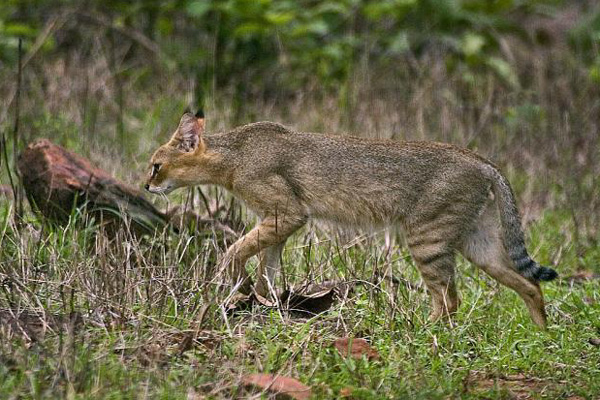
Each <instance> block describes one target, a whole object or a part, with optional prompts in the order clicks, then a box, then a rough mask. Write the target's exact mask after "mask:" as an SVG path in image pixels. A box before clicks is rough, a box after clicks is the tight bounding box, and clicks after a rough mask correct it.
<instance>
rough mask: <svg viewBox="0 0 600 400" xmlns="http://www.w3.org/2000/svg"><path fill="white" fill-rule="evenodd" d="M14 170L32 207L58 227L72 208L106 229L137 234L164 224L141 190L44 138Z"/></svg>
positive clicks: (32, 144) (165, 217)
mask: <svg viewBox="0 0 600 400" xmlns="http://www.w3.org/2000/svg"><path fill="white" fill-rule="evenodd" d="M18 168H19V172H20V174H21V178H22V182H23V186H24V187H25V192H26V194H27V198H28V199H29V202H30V204H31V206H32V208H33V209H34V210H38V211H39V212H40V213H41V214H42V215H44V216H45V217H46V218H48V219H49V220H51V221H53V222H55V223H58V224H60V225H64V224H65V223H66V222H67V221H69V217H70V215H71V214H72V213H73V210H75V209H77V210H80V211H81V212H83V213H84V214H85V215H86V216H92V217H93V218H94V219H95V220H96V221H97V222H98V223H101V224H102V225H103V226H105V227H106V228H108V229H109V230H113V229H115V228H118V227H120V226H129V227H130V229H131V231H132V232H133V233H134V234H136V235H137V234H144V233H152V232H154V231H155V230H156V229H161V228H163V227H165V225H166V224H167V223H168V217H167V215H166V214H164V213H162V212H161V211H159V210H157V209H156V208H155V207H154V206H153V205H152V204H151V203H150V202H149V201H147V200H146V199H145V198H144V197H143V195H142V193H141V191H139V190H137V189H135V188H133V187H131V186H129V185H127V184H125V183H123V182H120V181H118V180H117V179H115V178H113V177H112V176H110V175H109V174H108V173H107V172H105V171H103V170H101V169H99V168H96V167H94V166H93V165H92V164H91V163H90V162H89V161H88V160H87V159H85V158H83V157H82V156H80V155H77V154H75V153H73V152H70V151H68V150H66V149H64V148H62V147H60V146H57V145H55V144H53V143H51V142H50V141H49V140H47V139H39V140H37V141H35V142H33V143H31V144H29V146H27V148H26V149H25V151H24V152H23V153H22V154H21V155H20V156H19V160H18ZM126 224H127V225H126Z"/></svg>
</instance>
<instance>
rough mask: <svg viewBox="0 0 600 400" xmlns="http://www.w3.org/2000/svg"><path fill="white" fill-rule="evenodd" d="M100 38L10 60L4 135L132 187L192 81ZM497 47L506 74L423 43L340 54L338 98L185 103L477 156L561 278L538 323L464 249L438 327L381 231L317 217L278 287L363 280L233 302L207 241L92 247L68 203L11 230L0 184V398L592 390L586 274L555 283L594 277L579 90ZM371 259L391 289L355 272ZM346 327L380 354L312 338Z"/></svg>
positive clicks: (596, 368) (596, 391)
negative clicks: (545, 323) (273, 386)
mask: <svg viewBox="0 0 600 400" xmlns="http://www.w3.org/2000/svg"><path fill="white" fill-rule="evenodd" d="M98 36H100V35H98ZM100 39H101V38H99V39H98V43H96V41H95V40H94V41H93V42H90V45H89V46H90V49H89V50H90V51H89V54H90V55H89V56H86V57H82V56H81V54H82V53H81V50H80V49H77V48H74V49H73V50H72V52H65V53H61V54H59V55H57V56H56V57H55V58H51V57H48V59H47V60H46V59H41V58H40V59H36V60H34V61H32V62H31V63H30V65H29V66H27V68H26V69H25V70H24V71H23V73H24V75H23V87H24V89H23V95H22V101H21V103H20V107H21V108H20V115H21V129H20V132H19V136H20V137H21V139H22V142H23V143H27V142H29V141H31V140H33V139H35V138H38V137H47V138H50V139H51V140H52V141H54V142H56V143H58V144H61V145H63V146H65V147H67V148H69V149H71V150H73V151H76V152H78V153H80V154H82V155H84V156H86V157H89V158H90V159H91V160H92V161H93V162H94V163H95V164H97V165H98V166H100V167H102V168H104V169H106V170H107V171H109V172H110V173H111V174H114V175H115V176H118V177H119V178H121V179H123V180H125V181H127V182H130V183H132V184H135V185H138V186H141V183H142V182H143V179H144V177H145V175H146V174H147V163H148V159H149V154H150V153H151V152H152V150H153V149H154V148H155V147H156V145H157V144H158V143H160V142H162V141H163V140H164V139H165V138H166V137H167V135H168V134H169V131H171V130H172V129H173V128H174V125H175V123H176V121H177V120H178V118H179V117H180V115H181V112H182V110H183V109H185V107H186V105H187V104H188V103H189V102H190V101H189V99H190V98H191V97H192V95H191V93H193V92H194V91H196V89H197V88H195V87H193V83H192V84H191V83H190V81H192V79H191V78H190V77H189V76H188V77H186V76H183V75H181V76H180V75H179V74H173V73H172V72H169V71H166V72H165V71H160V70H159V67H158V66H155V67H154V68H156V69H157V71H154V69H147V70H146V69H144V70H143V71H146V72H144V73H140V74H139V75H138V73H137V72H136V71H138V70H141V68H142V67H141V66H144V67H146V64H147V60H146V59H136V58H133V59H129V58H127V57H123V60H122V61H121V62H120V64H119V65H118V68H116V69H115V70H113V69H111V68H110V65H109V64H110V63H107V62H105V61H106V60H105V58H106V57H104V56H103V54H105V51H104V47H103V44H102V41H101V40H100ZM506 45H507V46H509V47H511V46H512V47H511V49H512V53H514V54H512V53H511V57H512V56H514V58H515V59H514V61H511V62H512V63H513V67H514V69H515V71H516V73H517V74H518V77H519V80H520V84H519V85H517V86H511V85H508V84H506V82H503V81H502V79H499V78H498V77H497V76H496V75H494V74H490V73H486V72H479V71H477V70H476V69H474V70H473V71H475V72H473V71H470V70H468V69H466V70H465V69H460V68H457V69H452V68H448V67H447V65H446V59H445V58H444V57H443V54H442V56H436V55H435V54H433V55H431V56H427V55H425V56H423V57H421V58H419V59H414V57H412V58H407V60H406V63H405V64H402V65H392V66H390V67H389V68H387V69H384V70H383V71H381V73H379V71H377V70H373V71H371V69H370V68H371V67H370V65H368V63H366V65H365V66H364V68H363V67H361V66H358V65H357V66H356V68H355V69H353V71H356V73H355V74H354V75H355V76H352V77H351V78H350V81H349V82H345V83H344V84H343V85H342V87H341V88H338V89H339V91H338V92H335V91H334V92H333V93H331V92H326V91H320V89H315V88H307V89H306V90H304V91H297V92H296V91H293V92H290V91H285V90H283V89H282V90H281V93H279V92H277V93H274V94H271V96H272V98H269V97H268V96H267V95H266V94H265V95H264V96H262V95H257V96H253V95H252V94H251V92H249V93H248V94H247V96H246V98H236V97H235V96H234V95H232V94H231V93H230V92H228V90H227V89H226V88H217V87H214V88H206V92H207V93H206V98H205V99H204V104H205V109H206V114H207V124H208V130H209V132H215V131H222V130H225V129H229V128H231V127H233V126H236V125H238V124H241V123H247V122H253V121H257V120H273V121H277V122H282V123H285V124H287V125H290V126H292V127H294V128H296V129H299V130H304V131H315V132H329V133H337V134H345V132H352V133H353V134H356V135H358V136H366V137H386V138H394V139H398V140H401V139H425V140H441V141H445V142H451V143H455V144H458V145H461V146H464V147H468V148H471V149H474V150H476V151H477V152H478V153H480V154H481V155H483V156H485V157H488V158H490V159H492V160H493V161H494V162H496V163H497V164H498V165H499V166H500V167H501V168H502V170H503V171H504V172H505V173H506V174H507V175H508V177H509V179H510V181H511V183H512V185H513V187H514V189H515V192H516V194H517V197H518V202H519V205H520V210H521V212H522V214H523V220H524V224H525V226H526V231H527V241H528V244H529V249H530V253H531V254H532V255H534V258H535V259H536V260H538V261H540V262H541V263H542V264H545V265H550V266H553V267H554V268H556V269H557V270H558V272H559V274H560V278H559V279H558V280H557V281H555V282H551V283H548V284H546V285H544V288H543V289H544V293H545V296H546V300H547V311H548V314H549V327H548V330H547V331H545V332H542V331H540V330H538V329H537V328H536V327H535V326H534V324H533V323H532V322H531V320H530V318H529V315H528V314H527V312H526V309H525V306H524V304H523V303H522V301H521V300H520V298H518V296H517V295H516V294H515V293H513V292H512V291H510V290H508V289H506V288H504V287H500V286H499V285H498V284H497V283H496V282H495V281H492V280H491V279H489V278H488V277H487V276H486V275H485V274H483V273H481V272H480V271H478V270H475V269H474V268H473V267H472V266H471V265H469V264H468V263H466V262H464V261H463V260H460V262H459V282H458V283H459V288H460V294H461V297H462V306H461V308H460V310H459V313H458V315H457V316H456V319H455V320H454V323H453V324H452V325H444V324H430V323H427V322H426V321H427V315H428V312H429V309H430V308H429V297H428V295H427V294H426V292H425V291H424V289H423V287H422V284H421V282H420V278H419V276H418V274H417V273H416V271H415V268H414V265H413V262H412V260H411V259H410V257H408V254H407V253H406V250H405V249H404V248H403V246H402V245H401V244H402V240H401V239H400V238H396V237H394V235H387V236H386V234H385V232H378V233H373V234H364V233H363V234H361V235H358V236H356V235H354V234H351V233H345V232H341V233H340V232H338V231H336V230H331V229H321V228H319V227H314V229H309V230H304V231H302V232H300V233H298V234H297V235H295V236H294V237H293V238H292V240H290V241H289V242H288V244H287V247H286V251H285V253H284V269H285V272H286V275H287V279H288V281H289V282H290V283H302V282H307V281H309V282H322V281H325V280H338V281H350V282H356V281H363V282H362V284H360V285H357V286H356V287H355V289H354V291H353V292H352V293H349V294H347V295H345V296H342V298H341V299H338V301H337V302H336V303H335V304H334V306H333V307H332V308H331V309H330V310H329V311H328V312H326V313H323V314H321V315H317V316H314V317H312V318H307V317H299V316H297V315H290V314H288V313H286V312H280V311H278V310H274V309H267V308H265V307H259V306H257V307H254V308H251V309H249V310H245V311H240V312H237V313H234V314H231V313H228V312H227V310H226V309H225V308H224V304H225V303H226V301H227V300H228V298H229V297H230V295H231V292H230V288H229V287H228V286H227V285H226V281H225V280H224V277H223V276H221V275H220V274H218V273H216V272H215V271H214V270H213V269H212V266H213V265H214V262H215V259H216V258H217V257H218V256H219V254H221V252H222V251H223V248H224V246H225V245H226V243H223V239H222V238H216V237H214V236H213V235H211V234H209V235H200V236H198V235H193V234H191V233H190V232H185V233H183V234H181V235H179V236H175V235H170V236H168V237H163V236H160V237H156V238H145V239H142V240H138V239H135V238H132V237H130V236H129V235H128V234H127V232H121V233H120V235H121V236H120V237H118V238H117V239H116V240H114V241H110V240H108V239H107V238H106V237H105V236H103V235H102V234H98V232H97V230H96V229H95V228H94V227H93V226H88V227H84V228H82V226H81V224H80V223H78V222H77V220H78V217H77V216H76V215H74V218H75V219H74V221H72V224H70V225H69V226H67V227H65V228H57V227H50V226H47V225H45V224H44V223H43V221H42V220H41V219H40V218H38V217H37V216H35V215H34V214H32V213H31V212H29V211H27V212H26V215H25V220H24V221H23V223H22V224H21V225H20V226H16V225H15V223H14V220H13V207H14V206H13V204H12V202H11V201H10V200H8V199H5V198H3V197H0V398H2V399H3V398H14V399H20V398H36V399H37V398H82V399H83V398H86V399H87V398H115V399H116V398H165V399H166V398H173V399H175V398H188V399H199V398H204V397H207V398H232V397H233V398H236V397H251V396H255V394H253V393H255V392H248V391H246V389H244V388H242V387H241V381H242V377H243V376H244V375H245V374H248V373H252V372H264V373H277V374H282V375H286V376H291V377H295V378H298V379H299V380H300V381H302V382H303V383H305V384H307V385H309V386H310V387H311V388H312V390H313V392H314V393H315V398H336V397H341V394H342V393H351V396H352V397H353V398H363V399H366V398H426V399H431V398H515V397H516V398H528V397H531V398H549V399H554V398H572V399H575V398H600V380H599V379H598V377H599V376H600V348H599V347H598V346H597V345H594V344H593V343H591V342H590V339H592V342H594V340H593V339H598V338H600V280H598V279H597V278H595V279H591V280H588V281H585V280H580V279H570V277H573V276H574V274H581V273H582V271H584V272H587V273H596V274H598V273H600V269H599V265H600V162H599V159H600V152H599V149H600V135H598V121H600V102H599V101H598V99H599V98H600V97H599V95H598V94H599V91H598V84H597V81H594V80H593V79H592V77H591V75H590V73H589V70H588V68H587V66H586V64H585V63H584V62H583V61H582V60H581V59H579V58H577V56H575V55H573V54H570V53H568V51H567V50H565V49H564V48H559V47H557V48H556V49H550V48H548V49H539V48H538V49H536V51H531V49H530V47H528V46H527V45H515V44H514V43H512V42H507V43H506ZM123 46H124V47H125V46H126V44H123ZM125 50H126V49H124V53H123V54H126V51H125ZM85 54H88V53H87V52H86V53H85ZM103 60H104V61H103ZM361 65H362V64H361ZM127 71H131V74H125V73H124V72H127ZM134 72H135V73H134ZM117 74H121V75H122V77H121V78H122V79H115V77H116V75H117ZM0 78H2V79H0V93H2V94H3V96H0V98H2V100H1V101H2V105H3V107H0V132H2V133H3V134H4V135H5V136H6V137H8V138H10V137H12V135H11V132H12V129H13V128H12V127H13V111H14V108H15V107H14V105H12V104H13V102H12V101H11V99H12V98H14V95H15V85H14V71H12V70H10V71H9V70H7V69H0ZM258 93H262V92H260V91H259V92H258ZM9 112H10V114H9ZM8 144H9V147H8V148H9V149H11V148H12V146H11V145H12V143H10V142H9V143H8ZM8 156H9V160H8V161H9V162H8V165H12V160H11V159H10V157H11V156H12V154H8ZM0 164H1V168H0V184H3V185H6V184H8V182H9V181H8V177H7V174H6V165H7V164H6V163H4V161H3V162H2V163H0ZM204 190H206V189H204ZM206 194H207V197H208V198H209V199H210V200H211V201H214V199H215V198H217V197H218V194H217V192H216V191H215V190H214V189H210V190H209V191H208V192H206ZM186 195H187V194H186V193H185V192H184V193H182V194H178V195H175V194H173V195H171V196H170V200H169V204H168V205H169V206H173V205H175V204H182V203H184V202H185V198H186ZM156 202H157V204H158V205H159V206H160V207H165V206H167V204H166V203H165V202H164V201H163V200H160V199H158V200H156ZM202 204H203V202H201V201H199V200H198V201H197V204H196V207H197V210H200V211H202ZM221 204H229V202H228V199H226V198H222V199H221ZM238 206H239V205H236V207H238ZM236 215H238V217H239V216H241V220H242V222H244V223H247V224H248V226H252V224H253V221H252V217H251V216H249V215H246V214H245V212H242V213H239V212H237V213H236ZM254 267H255V264H252V263H251V264H250V265H249V266H248V268H249V269H252V270H253V269H254ZM381 274H387V275H393V276H394V277H396V278H402V280H401V282H410V283H411V285H403V284H401V285H394V284H392V283H390V282H389V281H384V282H375V283H372V280H373V277H374V276H377V275H381ZM344 336H351V337H356V338H366V339H367V340H368V341H369V342H370V344H371V345H372V346H373V347H374V348H375V349H376V350H377V351H378V353H379V354H380V358H379V360H373V361H368V360H366V359H361V360H354V359H346V358H343V357H342V356H340V355H339V354H338V352H337V350H335V349H334V348H333V346H332V344H333V341H334V340H335V339H336V338H339V337H344ZM577 396H579V397H577ZM255 397H256V396H255Z"/></svg>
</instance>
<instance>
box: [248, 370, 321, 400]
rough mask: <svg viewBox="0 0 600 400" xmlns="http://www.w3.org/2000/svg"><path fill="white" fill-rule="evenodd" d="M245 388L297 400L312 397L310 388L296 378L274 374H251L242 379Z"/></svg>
mask: <svg viewBox="0 0 600 400" xmlns="http://www.w3.org/2000/svg"><path fill="white" fill-rule="evenodd" d="M242 382H243V383H244V385H245V386H250V387H255V388H258V389H262V390H264V391H267V392H270V393H273V394H276V395H278V397H279V396H282V397H281V398H286V397H287V398H291V399H295V400H305V399H309V398H310V396H311V395H312V391H311V389H310V387H308V386H306V385H305V384H303V383H302V382H300V381H299V380H297V379H294V378H288V377H286V376H279V375H272V374H251V375H246V376H244V377H243V378H242Z"/></svg>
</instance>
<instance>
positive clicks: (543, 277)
mask: <svg viewBox="0 0 600 400" xmlns="http://www.w3.org/2000/svg"><path fill="white" fill-rule="evenodd" d="M533 277H534V279H535V280H536V281H545V282H548V281H552V280H554V279H556V278H557V277H558V272H556V271H555V270H553V269H552V268H548V267H539V268H538V269H537V271H535V273H534V274H533Z"/></svg>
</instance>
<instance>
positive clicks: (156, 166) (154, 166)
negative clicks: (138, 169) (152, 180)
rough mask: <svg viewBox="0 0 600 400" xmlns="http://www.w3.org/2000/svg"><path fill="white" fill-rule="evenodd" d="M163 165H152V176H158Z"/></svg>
mask: <svg viewBox="0 0 600 400" xmlns="http://www.w3.org/2000/svg"><path fill="white" fill-rule="evenodd" d="M161 165H162V164H152V175H156V174H157V173H158V171H159V170H160V166H161Z"/></svg>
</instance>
